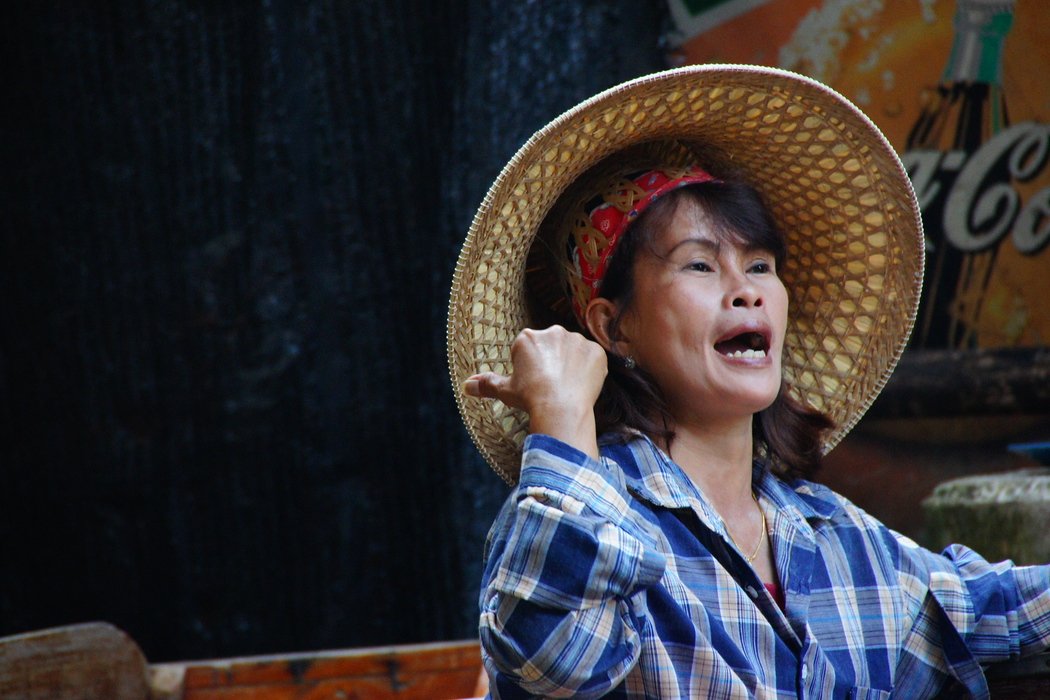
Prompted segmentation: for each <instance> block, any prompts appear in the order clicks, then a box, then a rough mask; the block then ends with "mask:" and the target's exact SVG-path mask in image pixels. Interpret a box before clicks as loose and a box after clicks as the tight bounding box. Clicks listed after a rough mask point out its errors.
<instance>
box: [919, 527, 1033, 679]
mask: <svg viewBox="0 0 1050 700" xmlns="http://www.w3.org/2000/svg"><path fill="white" fill-rule="evenodd" d="M900 540H901V544H903V545H904V546H903V548H902V555H903V560H902V564H903V567H902V569H903V571H904V576H903V578H902V584H903V586H902V587H903V589H904V590H905V591H906V592H907V593H908V594H909V597H910V598H911V599H912V602H913V605H914V606H915V613H914V619H915V624H914V625H913V627H912V630H911V633H910V635H909V638H908V640H906V643H905V645H904V650H905V652H909V653H911V654H913V655H915V656H917V657H920V658H922V659H923V660H924V661H925V662H926V663H927V664H929V665H931V666H934V667H937V666H939V667H941V668H943V669H944V671H945V672H946V673H947V674H948V675H950V676H953V677H954V678H955V679H956V680H957V681H959V682H960V683H961V684H962V685H963V686H965V687H967V688H968V689H969V690H970V691H971V693H972V694H974V695H975V696H977V697H980V696H983V695H986V694H987V692H988V691H987V685H986V684H985V681H984V677H983V673H982V672H981V670H980V666H981V664H988V663H992V662H996V661H1003V660H1006V659H1016V658H1018V657H1021V656H1024V655H1026V654H1029V653H1035V652H1037V651H1040V650H1042V649H1046V648H1047V647H1048V646H1050V567H1048V566H1015V565H1013V564H1012V563H1011V562H1008V561H1007V562H999V563H992V562H988V561H987V560H985V559H984V558H982V557H981V556H980V555H979V554H977V553H976V552H974V551H973V550H971V549H969V548H967V547H964V546H961V545H952V546H951V547H949V548H947V549H946V550H945V551H944V552H943V553H942V554H940V555H937V554H934V553H933V552H930V551H928V550H925V549H922V548H920V547H918V546H916V545H915V544H914V543H912V542H910V541H909V540H907V539H906V538H900Z"/></svg>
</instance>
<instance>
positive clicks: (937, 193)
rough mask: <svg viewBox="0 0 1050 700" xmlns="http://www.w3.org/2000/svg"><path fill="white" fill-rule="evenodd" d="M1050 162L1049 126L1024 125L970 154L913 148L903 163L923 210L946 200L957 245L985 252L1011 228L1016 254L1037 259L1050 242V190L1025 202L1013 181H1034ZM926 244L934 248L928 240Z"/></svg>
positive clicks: (947, 230) (951, 238)
mask: <svg viewBox="0 0 1050 700" xmlns="http://www.w3.org/2000/svg"><path fill="white" fill-rule="evenodd" d="M1048 158H1050V125H1047V124H1040V123H1038V122H1024V123H1021V124H1016V125H1014V126H1012V127H1009V128H1007V129H1004V130H1003V131H1001V132H999V133H998V134H996V135H995V136H994V137H992V138H991V139H990V140H988V141H986V142H985V143H984V144H982V145H981V147H980V148H979V149H977V150H976V151H974V152H973V153H972V154H969V156H967V154H966V153H965V152H964V151H947V152H945V151H936V150H930V149H915V150H911V151H908V152H907V153H905V154H904V155H903V156H902V157H901V160H902V161H903V162H904V167H905V168H907V170H908V174H909V175H910V176H911V179H912V184H913V185H914V186H915V192H916V195H917V196H918V200H919V206H920V207H921V208H922V209H923V211H926V210H927V209H928V208H929V207H930V206H931V205H932V204H933V203H934V202H936V201H937V200H938V198H940V197H944V214H943V217H942V222H941V225H942V226H943V229H944V237H945V240H947V241H948V242H949V243H950V244H951V245H952V246H953V247H955V248H958V249H959V250H961V251H964V252H967V253H973V252H977V251H981V250H984V249H986V248H989V247H991V246H993V245H995V244H996V243H997V242H998V241H999V240H1000V239H1002V238H1003V237H1004V236H1005V235H1006V233H1007V232H1009V231H1011V229H1012V231H1013V234H1012V240H1013V242H1014V245H1015V246H1016V247H1017V250H1018V251H1019V252H1021V253H1022V254H1025V255H1034V254H1035V253H1038V252H1039V251H1040V250H1042V249H1043V248H1044V247H1046V245H1047V243H1048V242H1050V187H1044V188H1042V189H1040V190H1039V191H1037V192H1035V193H1034V194H1033V195H1032V196H1031V197H1029V199H1028V201H1027V202H1022V201H1021V196H1020V194H1018V192H1017V190H1016V189H1015V188H1014V186H1013V183H1014V182H1027V181H1029V180H1031V179H1033V178H1035V177H1036V176H1037V175H1038V174H1039V173H1040V172H1041V171H1042V169H1043V168H1044V166H1045V165H1046V163H1047V160H1048ZM953 174H956V175H955V177H954V178H953V177H952V175H953ZM927 245H929V246H930V248H931V249H932V248H933V245H932V244H931V242H930V240H929V238H927Z"/></svg>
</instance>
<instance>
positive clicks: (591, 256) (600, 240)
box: [568, 165, 716, 324]
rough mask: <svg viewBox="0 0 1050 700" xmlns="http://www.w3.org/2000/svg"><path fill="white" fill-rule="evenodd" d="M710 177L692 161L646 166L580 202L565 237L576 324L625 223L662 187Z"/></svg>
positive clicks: (594, 292)
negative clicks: (680, 164)
mask: <svg viewBox="0 0 1050 700" xmlns="http://www.w3.org/2000/svg"><path fill="white" fill-rule="evenodd" d="M715 180H716V179H715V178H714V177H713V176H712V175H710V174H709V173H707V172H706V171H705V170H703V169H701V168H700V167H698V166H696V165H690V166H687V167H684V168H660V169H658V170H648V171H645V172H641V173H633V174H631V175H626V176H623V177H618V178H616V179H615V180H613V181H611V182H610V183H609V185H608V186H607V187H606V188H604V189H603V191H602V192H601V193H599V194H598V196H596V197H595V198H594V199H592V200H590V201H589V202H588V203H587V204H586V205H584V210H583V211H581V212H580V213H579V215H578V216H577V217H576V221H575V223H574V225H573V231H572V235H571V236H569V239H568V247H569V250H568V254H569V263H570V266H571V270H570V274H569V279H570V284H571V286H572V289H571V292H572V310H573V313H574V314H576V318H577V320H579V321H580V323H581V324H583V322H584V321H583V312H584V309H586V308H587V304H589V303H590V301H591V300H592V299H594V298H595V297H596V296H598V293H599V292H600V290H601V286H602V280H603V279H604V278H605V273H606V271H608V269H609V262H610V261H611V260H612V255H613V253H614V252H615V251H616V246H617V244H618V243H619V242H620V239H621V238H622V237H623V234H624V232H625V231H626V230H627V228H628V226H629V224H630V223H631V222H632V221H634V220H635V219H636V218H638V215H639V214H641V213H642V212H643V211H645V210H646V208H647V207H648V206H649V205H650V204H652V203H653V202H655V201H656V200H657V199H659V198H660V197H662V196H663V195H665V194H667V193H668V192H670V191H672V190H676V189H678V188H679V187H683V186H685V185H692V184H695V183H701V182H712V181H715Z"/></svg>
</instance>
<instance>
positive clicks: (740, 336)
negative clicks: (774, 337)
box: [715, 331, 769, 358]
mask: <svg viewBox="0 0 1050 700" xmlns="http://www.w3.org/2000/svg"><path fill="white" fill-rule="evenodd" d="M715 350H717V351H718V352H719V353H721V354H722V355H725V356H726V357H744V358H761V357H765V356H766V352H767V351H768V350H769V338H768V337H767V336H766V335H765V334H764V333H760V332H758V331H747V332H744V333H737V334H736V335H733V336H731V337H729V338H725V339H724V340H720V341H718V342H717V343H715Z"/></svg>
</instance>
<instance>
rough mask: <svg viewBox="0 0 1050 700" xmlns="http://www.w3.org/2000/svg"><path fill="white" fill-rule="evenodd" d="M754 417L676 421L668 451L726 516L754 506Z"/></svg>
mask: <svg viewBox="0 0 1050 700" xmlns="http://www.w3.org/2000/svg"><path fill="white" fill-rule="evenodd" d="M751 420H752V418H751V416H746V417H745V418H741V419H737V420H734V421H725V422H720V423H713V422H711V421H697V422H683V423H676V424H675V427H674V429H675V439H674V442H673V443H672V444H671V446H670V450H669V451H668V454H669V455H670V456H671V458H672V459H673V460H674V461H675V463H676V464H678V466H680V467H681V468H682V470H683V471H684V472H685V473H686V474H687V475H688V476H689V478H690V479H691V480H692V481H693V483H694V484H696V486H697V487H698V488H699V489H700V490H701V491H702V492H703V493H704V495H705V496H706V497H707V498H708V499H709V500H710V501H711V503H712V505H714V507H715V508H716V509H717V510H718V512H719V513H721V514H722V516H723V517H726V516H729V515H730V514H732V513H734V512H737V511H739V510H742V509H748V508H751V507H752V505H751V465H752V460H753V457H754V439H753V438H752V435H751Z"/></svg>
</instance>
